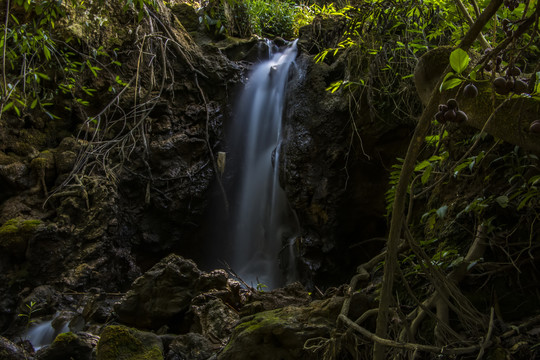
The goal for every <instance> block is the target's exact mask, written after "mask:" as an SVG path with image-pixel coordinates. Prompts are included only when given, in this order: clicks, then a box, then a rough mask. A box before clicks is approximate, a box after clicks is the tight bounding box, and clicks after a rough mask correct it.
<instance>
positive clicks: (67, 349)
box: [36, 332, 99, 360]
mask: <svg viewBox="0 0 540 360" xmlns="http://www.w3.org/2000/svg"><path fill="white" fill-rule="evenodd" d="M98 340H99V337H97V336H95V335H91V334H87V333H72V332H67V333H62V334H59V335H58V336H57V337H56V339H54V342H53V343H52V344H51V345H50V346H48V347H45V348H42V349H41V350H40V351H38V353H37V354H36V358H37V359H38V360H64V359H70V358H71V359H77V360H91V359H93V357H92V351H93V350H94V348H95V347H96V345H97V343H98Z"/></svg>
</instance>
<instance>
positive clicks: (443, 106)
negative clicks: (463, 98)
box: [439, 104, 448, 113]
mask: <svg viewBox="0 0 540 360" xmlns="http://www.w3.org/2000/svg"><path fill="white" fill-rule="evenodd" d="M446 110H448V106H446V105H445V104H440V105H439V112H442V113H445V112H446Z"/></svg>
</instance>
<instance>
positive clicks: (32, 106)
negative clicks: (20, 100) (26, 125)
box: [30, 99, 38, 109]
mask: <svg viewBox="0 0 540 360" xmlns="http://www.w3.org/2000/svg"><path fill="white" fill-rule="evenodd" d="M37 103H38V99H34V101H32V104H30V109H35V108H36V105H37Z"/></svg>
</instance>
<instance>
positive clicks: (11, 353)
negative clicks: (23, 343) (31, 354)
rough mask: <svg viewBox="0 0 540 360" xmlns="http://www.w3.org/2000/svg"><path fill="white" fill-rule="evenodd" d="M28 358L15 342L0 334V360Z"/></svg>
mask: <svg viewBox="0 0 540 360" xmlns="http://www.w3.org/2000/svg"><path fill="white" fill-rule="evenodd" d="M25 359H28V357H27V356H26V354H25V353H24V351H23V350H22V349H21V348H20V347H18V346H17V345H15V343H13V342H11V341H10V340H8V339H6V338H5V337H3V336H0V360H25Z"/></svg>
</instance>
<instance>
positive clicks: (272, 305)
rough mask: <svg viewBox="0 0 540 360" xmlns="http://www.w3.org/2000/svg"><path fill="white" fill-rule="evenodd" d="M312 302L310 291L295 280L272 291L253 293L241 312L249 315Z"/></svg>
mask: <svg viewBox="0 0 540 360" xmlns="http://www.w3.org/2000/svg"><path fill="white" fill-rule="evenodd" d="M310 302H311V297H310V295H309V292H308V291H307V290H306V289H305V288H304V286H303V285H302V284H301V283H299V282H295V283H292V284H289V285H287V286H285V287H283V288H278V289H275V290H272V291H268V292H266V291H258V292H254V293H251V294H250V295H249V296H248V298H247V300H246V304H245V305H244V307H243V308H242V309H241V312H240V313H241V315H242V316H247V315H253V314H255V313H257V312H261V311H266V310H274V309H278V308H282V307H285V306H291V305H294V306H305V305H307V304H309V303H310Z"/></svg>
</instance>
